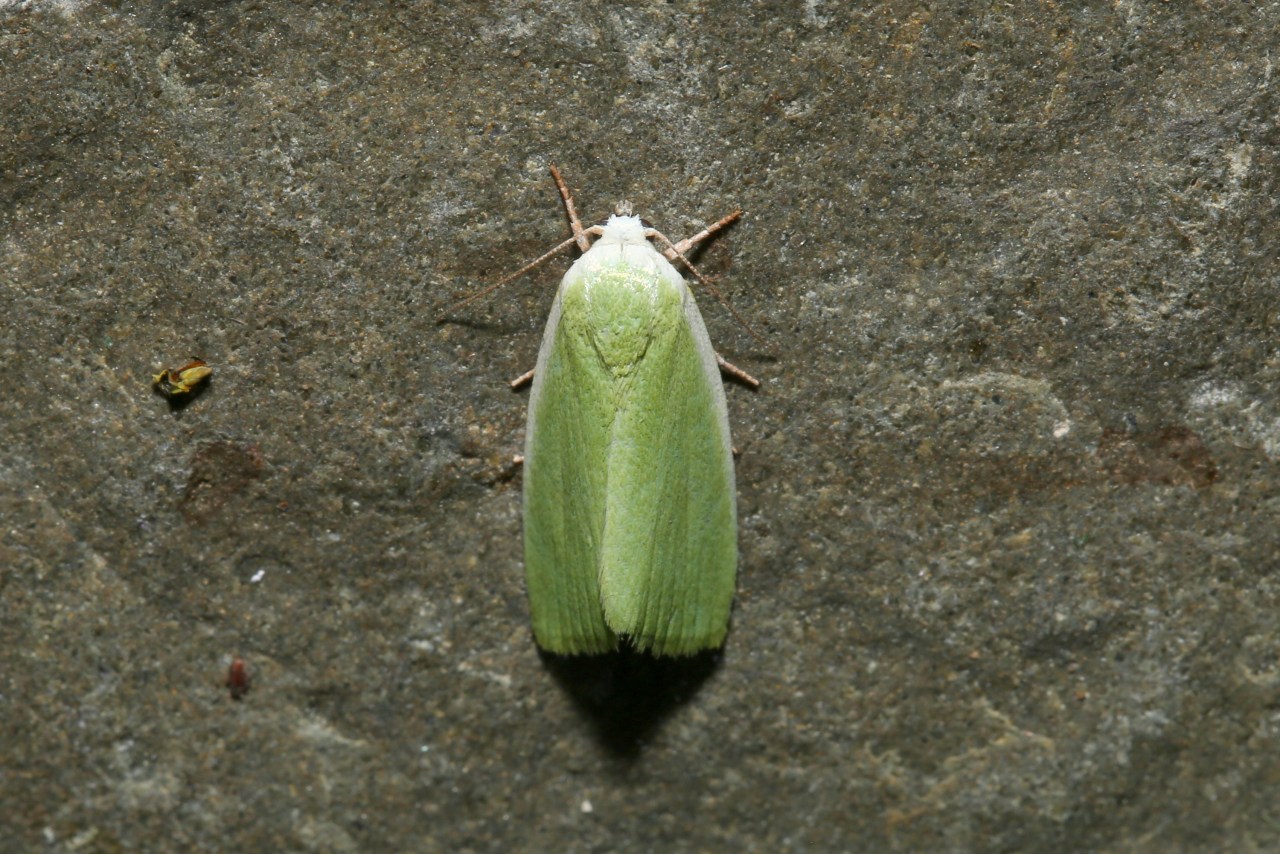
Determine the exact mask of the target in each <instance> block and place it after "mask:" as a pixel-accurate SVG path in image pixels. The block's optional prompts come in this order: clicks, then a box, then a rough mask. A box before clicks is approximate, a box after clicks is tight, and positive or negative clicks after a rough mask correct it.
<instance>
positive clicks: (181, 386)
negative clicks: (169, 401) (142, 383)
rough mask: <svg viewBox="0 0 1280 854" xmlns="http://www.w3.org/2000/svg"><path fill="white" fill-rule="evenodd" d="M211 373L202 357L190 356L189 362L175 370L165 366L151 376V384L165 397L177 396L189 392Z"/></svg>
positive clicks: (211, 369)
mask: <svg viewBox="0 0 1280 854" xmlns="http://www.w3.org/2000/svg"><path fill="white" fill-rule="evenodd" d="M212 374H213V368H211V367H209V366H208V365H207V364H205V362H204V361H203V360H202V359H197V358H195V357H194V356H192V357H191V362H190V363H189V364H187V365H183V366H182V367H181V368H178V369H177V370H176V371H175V370H174V369H173V368H165V369H164V370H163V371H161V372H160V373H158V374H156V375H155V376H154V377H152V378H151V384H152V385H154V386H155V387H156V389H157V390H158V391H159V392H160V393H161V394H163V395H164V396H165V397H177V396H178V395H182V394H190V393H191V392H192V391H193V390H194V389H195V387H196V386H198V385H199V384H200V383H202V382H204V381H205V380H207V379H208V378H209V377H210V375H212Z"/></svg>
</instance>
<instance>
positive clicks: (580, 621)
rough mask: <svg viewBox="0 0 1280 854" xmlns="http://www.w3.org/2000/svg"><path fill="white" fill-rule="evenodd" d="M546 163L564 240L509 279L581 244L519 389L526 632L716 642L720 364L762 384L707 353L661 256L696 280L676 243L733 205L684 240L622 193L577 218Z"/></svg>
mask: <svg viewBox="0 0 1280 854" xmlns="http://www.w3.org/2000/svg"><path fill="white" fill-rule="evenodd" d="M551 169H552V175H553V176H554V177H555V179H556V183H557V185H558V186H559V188H560V192H561V196H562V198H563V199H564V202H565V207H566V209H567V211H568V214H569V218H570V221H571V224H572V226H573V231H574V237H573V238H572V239H570V240H569V241H566V242H565V243H564V244H562V245H561V246H560V247H557V249H555V250H552V252H549V253H547V254H546V255H544V256H542V258H540V259H538V261H535V262H534V263H533V264H531V265H529V266H528V267H525V268H523V269H522V270H520V271H518V272H517V273H516V274H514V275H513V276H512V277H509V278H514V277H515V276H519V275H521V274H522V273H523V272H525V270H528V269H530V268H531V267H532V266H535V265H536V264H538V263H540V262H541V261H542V260H544V259H546V258H547V257H550V255H552V254H554V253H555V252H557V251H559V250H560V249H564V248H566V247H568V246H569V245H572V244H574V243H576V244H577V245H578V246H579V247H580V248H581V250H582V255H581V257H579V258H578V259H577V261H576V262H575V263H574V264H573V266H572V267H570V269H569V271H568V272H567V273H566V274H565V276H564V278H563V279H562V280H561V282H560V288H559V290H558V291H557V293H556V298H555V303H554V305H553V306H552V308H551V316H550V319H549V320H548V321H547V327H546V332H545V333H544V335H543V339H542V347H541V349H540V350H539V351H538V362H537V366H536V367H535V368H534V371H533V389H532V392H531V395H530V398H529V422H528V430H527V434H526V439H525V452H524V553H525V578H526V582H527V586H528V591H529V606H530V611H531V612H532V616H533V633H534V637H535V638H536V639H537V642H538V644H539V646H541V647H542V648H543V649H545V650H547V651H549V652H554V653H563V654H581V653H602V652H607V651H610V650H613V649H615V648H616V647H617V646H618V643H619V639H620V638H626V639H627V640H628V641H629V643H630V644H631V645H632V646H633V647H635V648H637V649H640V650H648V651H650V652H652V653H653V654H655V655H671V656H678V655H690V654H693V653H696V652H698V651H700V650H705V649H711V648H715V647H719V646H720V645H721V644H722V643H723V642H724V638H725V634H726V632H727V631H728V627H729V611H730V607H731V605H732V602H733V591H734V578H735V575H736V572H737V565H738V545H737V541H738V523H737V508H736V499H735V487H734V474H733V451H732V446H731V444H730V440H729V418H728V410H727V407H726V405H725V394H724V388H723V385H722V381H721V378H720V370H721V367H722V366H723V367H724V369H725V370H726V371H728V372H730V373H735V374H736V375H737V376H739V377H740V378H741V379H743V380H744V381H746V382H748V383H750V384H753V385H755V384H756V381H755V380H754V379H752V378H751V377H749V376H747V375H746V374H743V373H741V372H740V371H738V370H737V369H736V368H733V367H732V366H731V365H728V363H726V362H724V361H723V360H721V359H720V358H719V357H718V356H717V354H716V352H715V350H714V349H713V348H712V346H711V342H710V340H709V339H708V338H707V330H706V327H705V326H704V325H703V322H702V316H701V315H700V314H699V312H698V307H697V304H696V303H695V302H694V298H693V294H692V293H690V291H689V287H688V285H687V284H686V282H685V280H684V278H683V277H682V276H681V275H680V273H678V272H677V271H676V269H675V268H674V267H673V266H672V265H671V261H670V260H668V259H669V258H670V259H679V260H681V261H683V262H684V264H685V265H687V266H688V268H689V269H690V271H692V272H693V273H694V275H695V276H697V277H698V279H699V280H702V277H701V276H699V275H698V274H697V271H696V270H694V268H693V266H692V265H691V264H689V262H688V259H687V258H685V256H684V252H685V251H686V250H687V249H688V248H689V247H690V246H692V245H693V244H694V243H696V242H697V241H699V240H701V239H703V238H705V237H706V236H707V235H709V234H711V233H713V232H714V231H716V230H717V229H719V228H721V227H723V226H724V225H727V224H728V223H730V222H732V221H733V220H735V219H737V217H738V216H739V214H740V212H735V213H733V214H731V215H729V216H727V217H725V218H724V219H722V220H720V221H719V222H718V223H716V224H715V225H713V226H711V227H710V228H708V229H706V230H704V231H703V232H701V233H699V234H698V235H696V236H695V237H693V238H690V239H689V240H685V241H681V242H680V243H678V244H672V243H671V241H669V240H667V239H666V238H665V237H663V236H662V235H661V234H659V233H658V232H656V231H655V230H654V229H651V228H647V227H646V226H645V225H644V224H643V223H642V221H641V220H640V218H639V217H638V216H631V215H630V210H629V206H625V205H623V206H620V207H619V213H618V214H615V215H614V216H611V217H609V220H608V221H607V222H606V223H605V224H604V225H597V226H593V227H591V228H586V229H584V228H583V227H582V225H581V223H580V222H579V220H578V217H577V214H576V212H575V211H574V208H573V201H572V198H571V197H570V194H569V190H568V187H567V186H566V185H565V183H564V180H563V178H562V177H561V176H560V173H559V171H558V170H556V168H555V167H554V166H553V167H552V168H551ZM588 237H595V241H594V243H593V242H591V241H590V240H588ZM655 240H656V241H658V242H659V243H660V244H661V245H664V246H665V251H664V252H660V251H658V248H656V247H655V245H654V243H653V242H651V241H655ZM702 281H705V280H702ZM500 284H501V283H500ZM517 382H519V381H517Z"/></svg>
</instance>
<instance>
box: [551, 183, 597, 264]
mask: <svg viewBox="0 0 1280 854" xmlns="http://www.w3.org/2000/svg"><path fill="white" fill-rule="evenodd" d="M549 165H550V166H551V177H552V178H555V179H556V187H558V188H559V190H560V198H562V199H564V209H565V211H566V212H568V214H569V227H570V228H572V229H573V239H574V240H575V241H577V244H578V248H579V249H581V250H582V251H583V252H586V251H587V250H588V249H590V248H591V241H590V240H587V230H586V229H585V228H583V227H582V220H580V219H578V212H577V210H575V209H574V207H573V196H572V195H571V194H570V193H569V185H568V184H566V183H565V182H564V176H563V175H561V174H560V170H559V169H557V168H556V165H555V164H554V163H551V164H549Z"/></svg>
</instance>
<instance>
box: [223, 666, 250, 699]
mask: <svg viewBox="0 0 1280 854" xmlns="http://www.w3.org/2000/svg"><path fill="white" fill-rule="evenodd" d="M226 684H227V689H228V690H230V691H231V699H233V700H240V699H243V698H244V695H245V694H248V693H249V665H247V664H245V663H244V659H243V658H239V657H236V658H233V659H231V666H230V667H228V668H227V683H226Z"/></svg>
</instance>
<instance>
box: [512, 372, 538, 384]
mask: <svg viewBox="0 0 1280 854" xmlns="http://www.w3.org/2000/svg"><path fill="white" fill-rule="evenodd" d="M531 382H533V371H532V370H529V371H525V372H524V373H523V374H521V375H520V376H518V377H516V378H515V379H513V380H512V381H511V387H512V388H520V386H522V385H524V384H525V383H531Z"/></svg>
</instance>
